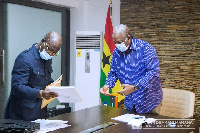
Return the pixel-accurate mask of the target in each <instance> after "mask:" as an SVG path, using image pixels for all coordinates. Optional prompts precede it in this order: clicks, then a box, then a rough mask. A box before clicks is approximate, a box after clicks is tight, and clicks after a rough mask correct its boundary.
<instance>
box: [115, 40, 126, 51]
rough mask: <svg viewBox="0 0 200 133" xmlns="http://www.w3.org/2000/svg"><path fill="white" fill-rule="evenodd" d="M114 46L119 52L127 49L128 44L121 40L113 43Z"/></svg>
mask: <svg viewBox="0 0 200 133" xmlns="http://www.w3.org/2000/svg"><path fill="white" fill-rule="evenodd" d="M115 46H116V47H117V49H118V50H119V51H121V52H124V51H126V50H127V49H128V46H126V45H125V42H122V43H121V44H115Z"/></svg>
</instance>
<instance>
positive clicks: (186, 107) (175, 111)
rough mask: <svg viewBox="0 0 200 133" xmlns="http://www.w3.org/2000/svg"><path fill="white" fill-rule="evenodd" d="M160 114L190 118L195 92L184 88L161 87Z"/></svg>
mask: <svg viewBox="0 0 200 133" xmlns="http://www.w3.org/2000/svg"><path fill="white" fill-rule="evenodd" d="M162 90H163V100H162V104H161V108H160V115H163V116H170V117H174V118H191V117H193V112H194V103H195V94H194V93H193V92H190V91H186V90H179V89H167V88H163V89H162Z"/></svg>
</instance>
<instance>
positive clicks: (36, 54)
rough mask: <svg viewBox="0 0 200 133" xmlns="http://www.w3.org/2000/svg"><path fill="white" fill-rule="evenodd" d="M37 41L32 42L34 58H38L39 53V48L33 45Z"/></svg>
mask: <svg viewBox="0 0 200 133" xmlns="http://www.w3.org/2000/svg"><path fill="white" fill-rule="evenodd" d="M36 44H37V43H35V44H33V46H32V49H33V53H34V56H35V59H37V60H38V59H40V53H39V50H38V49H37V47H36V46H35V45H36Z"/></svg>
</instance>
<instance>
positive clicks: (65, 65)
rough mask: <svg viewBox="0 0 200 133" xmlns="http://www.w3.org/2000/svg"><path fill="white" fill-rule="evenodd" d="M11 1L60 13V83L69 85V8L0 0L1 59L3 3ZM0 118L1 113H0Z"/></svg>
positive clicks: (0, 80) (0, 82)
mask: <svg viewBox="0 0 200 133" xmlns="http://www.w3.org/2000/svg"><path fill="white" fill-rule="evenodd" d="M5 3H12V4H18V5H23V6H28V7H34V8H38V9H46V10H51V11H57V12H61V14H62V20H61V21H62V24H61V30H62V31H61V32H62V33H61V34H62V44H63V45H62V47H61V73H62V74H63V76H62V85H65V86H68V85H69V77H70V76H69V75H70V9H69V8H67V7H62V6H59V5H53V4H49V3H48V4H47V3H42V2H38V1H32V0H0V58H1V60H0V61H2V56H1V54H2V50H3V39H4V38H3V33H4V31H3V30H4V27H3V13H4V12H5V11H3V4H5ZM0 65H1V66H0V69H1V70H0V72H1V73H0V114H3V112H2V95H3V94H2V93H3V88H2V86H3V84H4V83H3V74H2V65H3V64H2V63H1V62H0ZM0 118H1V115H0Z"/></svg>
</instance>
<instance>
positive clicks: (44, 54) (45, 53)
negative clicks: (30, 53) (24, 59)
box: [39, 49, 53, 60]
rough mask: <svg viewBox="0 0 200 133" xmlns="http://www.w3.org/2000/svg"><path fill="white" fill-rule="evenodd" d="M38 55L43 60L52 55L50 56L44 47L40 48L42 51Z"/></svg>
mask: <svg viewBox="0 0 200 133" xmlns="http://www.w3.org/2000/svg"><path fill="white" fill-rule="evenodd" d="M39 52H40V51H39ZM40 57H41V58H42V59H44V60H50V59H51V58H52V57H53V56H50V55H49V54H48V53H47V52H46V51H45V49H43V50H42V52H40Z"/></svg>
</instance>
